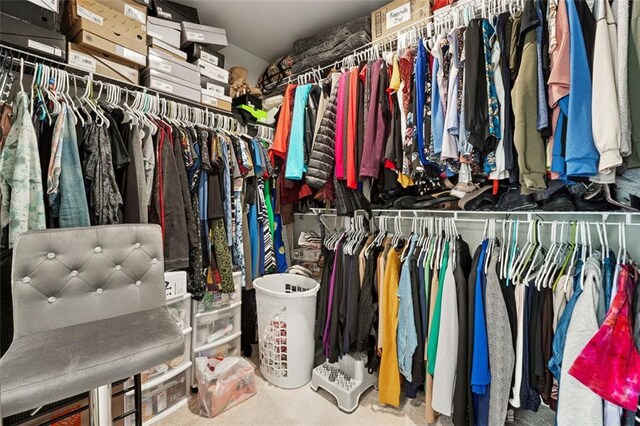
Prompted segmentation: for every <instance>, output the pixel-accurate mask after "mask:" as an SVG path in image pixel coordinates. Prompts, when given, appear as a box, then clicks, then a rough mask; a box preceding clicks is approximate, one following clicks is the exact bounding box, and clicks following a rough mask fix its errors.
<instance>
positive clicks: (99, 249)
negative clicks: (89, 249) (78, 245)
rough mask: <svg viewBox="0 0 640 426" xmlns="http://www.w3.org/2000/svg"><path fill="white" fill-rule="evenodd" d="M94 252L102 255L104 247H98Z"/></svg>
mask: <svg viewBox="0 0 640 426" xmlns="http://www.w3.org/2000/svg"><path fill="white" fill-rule="evenodd" d="M93 251H95V252H96V253H100V252H101V251H102V247H100V246H98V247H96V248H94V249H93Z"/></svg>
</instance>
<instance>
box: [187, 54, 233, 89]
mask: <svg viewBox="0 0 640 426" xmlns="http://www.w3.org/2000/svg"><path fill="white" fill-rule="evenodd" d="M194 64H195V65H197V66H198V67H199V68H200V74H202V75H204V76H205V77H209V78H212V79H214V80H216V81H219V82H221V83H225V84H228V83H229V71H227V70H225V69H222V68H220V67H217V66H215V65H213V64H210V63H209V62H207V61H203V60H202V59H198V60H196V61H195V62H194Z"/></svg>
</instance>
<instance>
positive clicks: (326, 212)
mask: <svg viewBox="0 0 640 426" xmlns="http://www.w3.org/2000/svg"><path fill="white" fill-rule="evenodd" d="M371 213H372V215H373V217H377V216H386V217H390V218H400V219H404V220H407V219H421V218H425V217H452V218H453V219H455V220H456V221H460V222H468V223H484V222H485V221H486V220H487V219H495V220H496V221H497V222H501V221H503V220H506V221H510V220H511V221H512V220H514V219H515V218H518V222H519V223H530V222H532V221H533V220H538V221H539V222H542V223H553V222H554V220H555V221H556V222H570V221H577V220H582V219H581V218H583V217H584V218H588V217H589V216H591V218H593V217H598V218H599V220H596V221H593V222H589V223H591V224H595V223H599V224H602V223H603V222H606V223H609V224H614V225H617V224H618V223H619V222H623V223H624V224H625V225H631V226H640V214H637V213H635V214H634V213H626V212H544V211H534V212H529V211H527V212H493V211H456V210H454V211H447V210H380V209H374V210H371ZM311 214H312V215H316V216H318V215H319V216H325V217H333V216H335V217H339V216H337V215H336V210H335V209H312V213H311ZM354 214H355V215H356V216H361V215H365V214H366V212H365V211H364V210H357V211H356V212H355V213H354ZM469 216H470V217H469ZM477 216H483V217H482V218H479V217H477ZM496 216H514V217H515V218H508V217H504V218H500V217H496ZM522 216H524V217H523V218H522V219H520V217H522ZM550 216H555V218H554V219H552V218H551V217H550ZM559 216H570V217H569V218H558V217H559ZM344 217H348V216H344ZM634 219H635V221H634ZM609 220H612V221H613V222H607V221H609Z"/></svg>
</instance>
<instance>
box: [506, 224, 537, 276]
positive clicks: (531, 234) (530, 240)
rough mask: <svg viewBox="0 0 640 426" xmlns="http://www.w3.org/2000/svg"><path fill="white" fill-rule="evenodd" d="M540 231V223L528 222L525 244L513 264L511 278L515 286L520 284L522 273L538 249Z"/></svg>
mask: <svg viewBox="0 0 640 426" xmlns="http://www.w3.org/2000/svg"><path fill="white" fill-rule="evenodd" d="M539 230H540V221H538V220H534V221H533V222H529V229H528V231H527V242H526V244H525V246H524V248H523V249H522V251H521V252H520V256H518V259H517V260H516V262H515V263H514V267H513V268H512V272H511V276H512V279H513V282H514V283H515V284H520V283H521V279H522V273H523V272H524V270H525V268H526V267H527V265H528V264H529V262H530V261H531V256H532V255H533V253H534V252H535V250H536V249H537V247H538V238H539Z"/></svg>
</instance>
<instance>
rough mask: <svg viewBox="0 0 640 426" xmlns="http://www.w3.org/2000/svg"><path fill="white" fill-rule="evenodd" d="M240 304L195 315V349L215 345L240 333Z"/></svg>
mask: <svg viewBox="0 0 640 426" xmlns="http://www.w3.org/2000/svg"><path fill="white" fill-rule="evenodd" d="M241 309H242V305H241V302H235V303H233V304H232V305H230V306H228V307H226V308H221V309H219V310H217V311H213V312H206V313H199V314H196V321H195V322H196V324H197V325H196V328H195V347H196V348H199V347H201V346H204V345H208V344H211V343H215V342H217V341H219V340H221V339H222V338H224V337H226V336H229V335H231V334H234V333H237V332H239V331H240V326H241V319H242V318H241Z"/></svg>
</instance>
